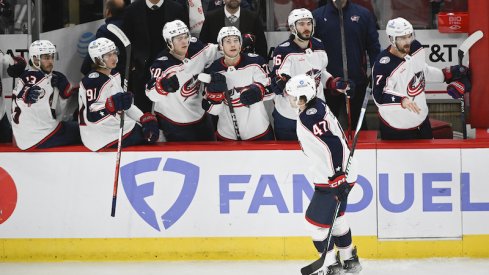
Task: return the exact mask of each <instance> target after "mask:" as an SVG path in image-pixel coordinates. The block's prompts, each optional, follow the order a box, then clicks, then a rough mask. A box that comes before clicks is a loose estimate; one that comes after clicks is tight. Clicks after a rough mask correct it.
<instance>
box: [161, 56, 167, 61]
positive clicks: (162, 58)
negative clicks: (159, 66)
mask: <svg viewBox="0 0 489 275" xmlns="http://www.w3.org/2000/svg"><path fill="white" fill-rule="evenodd" d="M160 60H161V61H167V60H168V57H167V56H162V57H161V58H160Z"/></svg>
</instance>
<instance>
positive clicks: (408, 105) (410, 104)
mask: <svg viewBox="0 0 489 275" xmlns="http://www.w3.org/2000/svg"><path fill="white" fill-rule="evenodd" d="M401 106H402V108H404V109H408V110H409V111H411V112H415V113H416V114H419V113H420V112H421V109H420V108H419V107H418V104H416V102H414V101H412V100H411V99H409V98H407V97H405V98H403V99H402V101H401Z"/></svg>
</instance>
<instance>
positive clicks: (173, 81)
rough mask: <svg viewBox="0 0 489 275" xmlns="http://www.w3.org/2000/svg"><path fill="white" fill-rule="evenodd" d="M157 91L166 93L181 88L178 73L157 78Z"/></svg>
mask: <svg viewBox="0 0 489 275" xmlns="http://www.w3.org/2000/svg"><path fill="white" fill-rule="evenodd" d="M155 88H156V91H157V92H158V93H160V94H163V95H166V94H168V93H174V92H176V91H178V89H179V88H180V83H178V78H177V76H176V75H172V76H170V77H159V78H157V79H156V84H155Z"/></svg>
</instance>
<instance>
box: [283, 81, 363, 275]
mask: <svg viewBox="0 0 489 275" xmlns="http://www.w3.org/2000/svg"><path fill="white" fill-rule="evenodd" d="M285 93H286V95H287V100H288V101H289V104H290V106H291V108H292V109H294V110H296V112H298V114H299V117H298V120H297V125H296V127H297V137H298V139H299V142H300V144H301V147H302V151H303V152H304V154H305V155H306V157H307V158H308V159H309V160H310V162H311V165H312V166H313V169H312V170H313V171H314V187H315V188H314V189H315V190H314V194H313V196H312V199H311V202H310V204H309V206H308V208H307V211H306V220H307V221H308V223H309V224H310V225H311V230H312V240H313V243H314V246H315V247H316V249H317V251H318V252H319V253H323V251H327V254H326V258H325V261H324V267H323V268H324V273H319V274H342V272H343V270H344V271H346V272H347V273H357V272H359V271H360V270H361V265H360V262H359V260H358V256H357V250H356V247H354V246H353V244H352V237H351V230H350V226H349V225H348V222H347V220H346V218H345V216H344V213H345V210H346V205H347V198H348V194H349V192H350V190H351V189H352V188H353V186H354V184H355V181H356V179H357V174H356V172H355V167H354V165H355V162H354V161H353V162H352V164H351V165H352V167H349V171H351V172H349V173H348V175H346V174H345V169H346V167H345V166H346V163H347V161H348V155H349V154H350V150H349V148H348V143H347V141H346V139H345V135H344V133H343V130H342V129H341V126H340V124H339V122H338V120H337V119H336V117H335V116H334V115H333V113H332V112H331V110H330V109H329V108H328V106H327V105H326V103H325V102H324V101H323V100H322V99H320V98H318V97H317V96H316V84H315V81H314V80H313V79H311V77H310V76H307V75H304V74H301V75H297V76H294V77H292V78H291V79H290V80H289V81H288V82H287V85H286V91H285ZM337 203H340V208H339V211H338V213H337V217H336V221H334V227H333V229H332V232H331V234H332V238H331V241H330V242H329V247H327V250H325V246H326V245H327V244H328V239H327V236H328V234H329V230H330V228H331V226H332V224H333V217H334V214H335V209H336V204H337ZM334 244H335V245H336V247H337V249H338V250H339V258H338V257H336V255H335V253H334V249H333V247H334ZM340 259H341V261H343V265H342V264H341V262H340Z"/></svg>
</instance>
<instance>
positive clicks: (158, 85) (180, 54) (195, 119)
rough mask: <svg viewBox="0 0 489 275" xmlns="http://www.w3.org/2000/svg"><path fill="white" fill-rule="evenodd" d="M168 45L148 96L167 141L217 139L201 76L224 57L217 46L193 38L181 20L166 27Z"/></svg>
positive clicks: (157, 63)
mask: <svg viewBox="0 0 489 275" xmlns="http://www.w3.org/2000/svg"><path fill="white" fill-rule="evenodd" d="M163 38H164V40H165V42H166V44H167V46H168V49H166V50H164V51H163V52H162V54H161V55H160V57H159V58H157V59H156V60H155V61H154V63H153V65H151V68H150V70H151V75H152V77H151V80H150V81H149V82H148V84H147V85H146V95H147V96H148V97H149V98H150V99H151V100H152V101H153V102H155V103H154V111H155V113H156V116H157V118H158V124H159V126H160V129H161V130H163V134H164V135H165V138H166V140H167V141H211V140H215V139H216V138H215V135H214V129H213V125H212V120H211V118H210V116H209V114H207V113H206V112H205V111H204V110H203V109H202V107H201V102H202V94H201V93H200V81H198V79H197V76H198V74H199V73H202V72H203V71H204V68H205V67H207V66H209V65H210V64H211V63H212V62H213V61H214V60H215V59H217V58H218V57H220V56H221V55H220V54H219V52H218V50H217V45H214V44H206V45H204V44H203V43H202V42H200V41H199V40H197V38H195V37H191V36H190V32H189V29H188V27H187V26H186V25H185V23H183V22H182V21H180V20H175V21H171V22H168V23H166V24H165V26H164V27H163Z"/></svg>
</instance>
